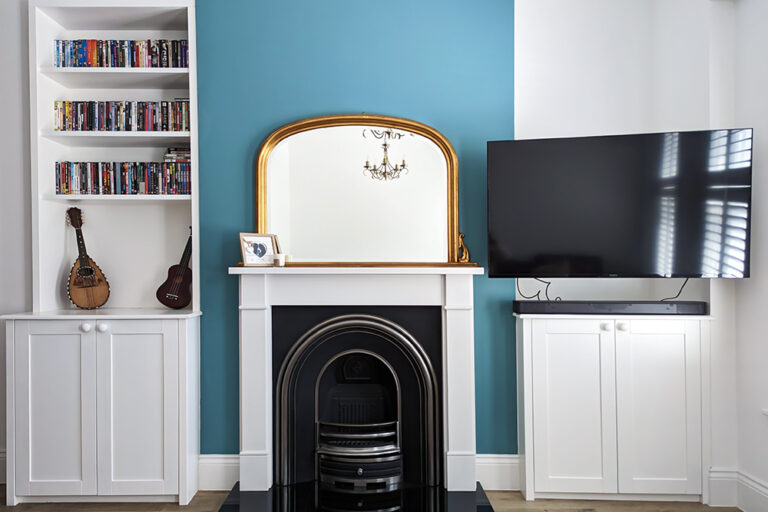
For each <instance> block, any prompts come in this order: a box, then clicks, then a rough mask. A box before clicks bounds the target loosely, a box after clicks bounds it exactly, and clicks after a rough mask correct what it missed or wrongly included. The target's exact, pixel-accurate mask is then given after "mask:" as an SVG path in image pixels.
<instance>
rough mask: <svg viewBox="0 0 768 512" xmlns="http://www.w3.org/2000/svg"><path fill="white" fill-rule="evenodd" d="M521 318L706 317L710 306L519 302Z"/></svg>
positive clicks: (514, 308) (691, 303)
mask: <svg viewBox="0 0 768 512" xmlns="http://www.w3.org/2000/svg"><path fill="white" fill-rule="evenodd" d="M512 311H514V312H515V313H519V314H521V315H706V314H708V311H709V305H708V304H707V303H706V302H698V301H674V302H672V301H670V302H659V301H614V300H608V301H595V300H516V301H514V302H513V304H512Z"/></svg>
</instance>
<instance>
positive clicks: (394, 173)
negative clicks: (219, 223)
mask: <svg viewBox="0 0 768 512" xmlns="http://www.w3.org/2000/svg"><path fill="white" fill-rule="evenodd" d="M256 230H257V231H258V232H259V233H271V234H275V235H277V236H278V239H279V242H280V246H281V249H282V251H283V252H284V253H286V254H287V255H288V256H289V257H290V261H291V264H292V265H328V266H339V265H349V264H354V265H370V266H377V265H403V266H405V265H430V264H432V265H445V264H468V263H469V253H468V252H467V251H466V247H465V246H464V245H463V241H462V238H463V235H460V234H459V231H458V161H457V158H456V153H455V151H454V150H453V147H452V146H451V144H450V142H449V141H448V139H446V138H445V137H444V136H443V135H442V134H441V133H440V132H438V131H437V130H435V129H434V128H432V127H430V126H427V125H425V124H423V123H419V122H417V121H412V120H409V119H403V118H398V117H390V116H382V115H371V114H345V115H334V116H324V117H315V118H309V119H303V120H301V121H297V122H294V123H290V124H287V125H285V126H282V127H280V128H278V129H277V130H275V131H274V132H273V133H272V134H271V135H270V136H269V137H267V138H266V139H265V140H264V142H263V144H262V146H261V149H260V150H259V154H258V158H257V163H256Z"/></svg>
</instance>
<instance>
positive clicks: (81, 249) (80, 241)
mask: <svg viewBox="0 0 768 512" xmlns="http://www.w3.org/2000/svg"><path fill="white" fill-rule="evenodd" d="M75 235H76V236H77V254H78V259H79V260H80V266H81V267H87V266H89V265H88V253H87V252H86V250H85V239H84V238H83V231H82V229H80V228H75Z"/></svg>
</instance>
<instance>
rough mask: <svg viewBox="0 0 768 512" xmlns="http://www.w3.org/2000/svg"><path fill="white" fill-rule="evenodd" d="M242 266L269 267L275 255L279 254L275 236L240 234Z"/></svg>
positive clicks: (278, 244) (267, 234)
mask: <svg viewBox="0 0 768 512" xmlns="http://www.w3.org/2000/svg"><path fill="white" fill-rule="evenodd" d="M240 250H241V251H242V253H243V266H246V267H271V266H272V265H273V262H274V261H273V260H274V256H275V254H280V243H279V242H278V241H277V235H270V234H269V233H240Z"/></svg>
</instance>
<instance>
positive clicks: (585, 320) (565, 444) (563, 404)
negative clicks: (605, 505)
mask: <svg viewBox="0 0 768 512" xmlns="http://www.w3.org/2000/svg"><path fill="white" fill-rule="evenodd" d="M705 323H706V319H700V318H694V317H685V318H680V317H673V318H669V317H667V318H663V317H662V318H659V317H592V316H583V317H578V318H574V317H547V316H543V315H542V316H539V315H521V316H520V317H519V318H518V340H517V343H518V383H519V384H518V385H519V386H520V392H519V394H518V397H519V398H518V400H519V403H518V407H519V411H520V414H519V428H518V434H519V441H520V442H519V445H520V451H521V455H522V457H521V460H522V464H523V468H522V469H523V478H522V488H523V491H524V493H525V494H526V498H527V499H533V497H534V496H535V495H543V496H547V497H550V496H551V497H557V496H558V495H562V496H563V497H565V496H568V495H573V494H581V495H585V494H589V495H590V496H592V495H594V497H600V495H617V494H619V495H620V494H645V495H650V494H652V495H659V496H661V495H664V496H674V495H680V496H682V495H700V494H702V421H703V418H702V409H701V403H702V385H701V376H702V362H701V361H702V350H703V349H702V347H703V346H704V341H705V339H704V338H705V336H706V335H707V333H708V330H707V329H705V328H703V324H705Z"/></svg>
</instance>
